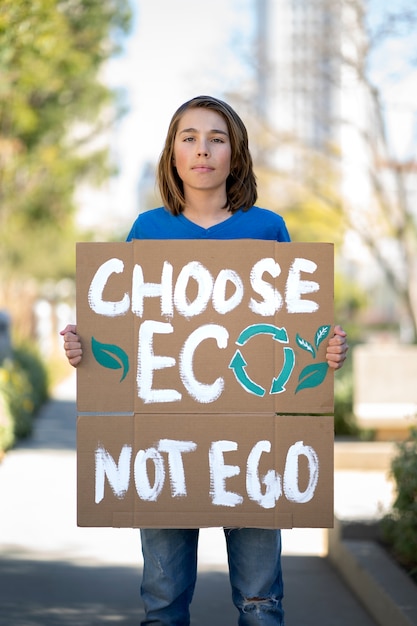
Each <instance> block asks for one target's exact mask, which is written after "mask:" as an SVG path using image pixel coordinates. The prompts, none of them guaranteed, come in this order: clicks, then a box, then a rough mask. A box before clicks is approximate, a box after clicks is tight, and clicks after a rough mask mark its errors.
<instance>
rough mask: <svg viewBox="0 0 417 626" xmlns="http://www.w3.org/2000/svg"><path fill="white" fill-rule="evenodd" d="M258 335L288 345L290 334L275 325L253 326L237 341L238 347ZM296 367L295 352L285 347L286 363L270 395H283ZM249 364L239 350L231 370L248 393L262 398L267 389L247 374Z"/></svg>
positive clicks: (241, 334)
mask: <svg viewBox="0 0 417 626" xmlns="http://www.w3.org/2000/svg"><path fill="white" fill-rule="evenodd" d="M257 335H271V336H272V339H273V340H274V341H277V342H279V343H288V334H287V331H286V329H285V328H279V327H278V326H274V325H273V324H253V325H252V326H248V327H247V328H245V329H244V330H243V331H242V332H241V333H240V335H239V337H238V338H237V340H236V344H237V345H238V346H244V345H245V344H246V343H247V342H248V341H249V340H250V339H252V337H255V336H257ZM294 365H295V355H294V350H293V349H292V348H290V347H288V346H285V347H284V363H283V366H282V368H281V371H280V372H279V373H278V375H277V376H276V377H275V378H273V379H272V384H271V388H270V391H269V393H270V395H272V394H277V393H283V392H284V391H285V385H286V384H287V382H288V380H289V379H290V376H291V374H292V371H293V369H294ZM246 366H247V363H246V361H245V359H244V357H243V355H242V353H241V351H240V349H239V348H238V349H237V350H236V352H235V353H234V355H233V358H232V360H231V361H230V364H229V368H230V369H232V370H233V373H234V375H235V377H236V380H237V382H238V383H239V384H240V385H241V386H242V387H243V388H244V389H245V390H246V391H247V392H248V393H252V394H254V395H256V396H259V397H260V398H262V397H263V396H264V395H265V393H266V389H264V388H263V387H261V386H260V385H258V384H257V383H255V382H254V381H253V380H252V379H251V378H250V377H249V376H248V374H247V372H246V369H245V368H246Z"/></svg>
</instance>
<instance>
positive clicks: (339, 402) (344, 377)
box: [334, 361, 360, 437]
mask: <svg viewBox="0 0 417 626" xmlns="http://www.w3.org/2000/svg"><path fill="white" fill-rule="evenodd" d="M334 429H335V434H336V435H338V436H353V437H359V436H360V429H359V427H358V425H357V423H356V420H355V416H354V414H353V375H352V367H351V366H350V361H347V362H346V363H345V365H344V366H343V368H342V369H341V370H340V371H338V372H337V373H336V374H335V378H334Z"/></svg>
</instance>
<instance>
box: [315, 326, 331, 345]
mask: <svg viewBox="0 0 417 626" xmlns="http://www.w3.org/2000/svg"><path fill="white" fill-rule="evenodd" d="M330 329H331V326H330V325H328V324H326V325H325V326H320V328H318V329H317V332H316V337H315V343H316V348H317V349H318V347H319V345H320V344H321V342H322V341H323V340H324V339H326V337H328V336H329V332H330Z"/></svg>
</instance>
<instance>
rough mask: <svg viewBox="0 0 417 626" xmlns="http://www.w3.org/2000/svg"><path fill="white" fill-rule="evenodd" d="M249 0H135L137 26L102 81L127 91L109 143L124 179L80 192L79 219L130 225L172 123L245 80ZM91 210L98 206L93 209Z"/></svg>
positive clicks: (84, 222) (250, 28) (250, 30)
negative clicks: (145, 176)
mask: <svg viewBox="0 0 417 626" xmlns="http://www.w3.org/2000/svg"><path fill="white" fill-rule="evenodd" d="M251 4H252V0H209V1H207V2H198V1H197V0H175V2H174V1H171V0H132V7H133V8H134V21H133V28H132V31H131V34H130V36H129V38H128V39H127V41H126V44H125V50H124V53H123V54H122V55H121V56H120V57H119V58H116V59H114V60H112V61H111V62H110V63H109V64H108V65H107V66H106V68H105V73H104V75H103V78H104V80H105V81H106V83H108V84H109V85H110V86H112V87H116V88H117V87H122V88H124V89H125V90H126V92H127V96H128V97H127V102H128V106H129V112H128V114H127V115H125V117H124V118H123V119H122V120H121V122H119V123H118V124H117V125H116V126H115V127H114V128H113V129H112V132H111V133H110V135H108V137H107V138H106V140H108V141H109V142H110V143H111V146H112V153H113V158H114V159H115V160H116V161H117V163H118V165H119V168H120V174H119V176H117V177H116V178H115V179H114V180H112V181H110V182H109V183H108V184H107V185H106V186H105V187H104V188H103V189H102V190H101V192H97V191H93V190H91V189H88V188H84V189H81V190H80V193H79V195H78V201H79V203H80V204H81V211H80V216H79V222H80V224H81V225H83V226H87V227H88V226H90V225H91V224H94V223H96V221H97V215H101V216H103V217H105V219H106V221H107V223H108V225H109V226H110V227H111V226H112V224H113V223H114V224H118V223H119V224H120V223H124V222H126V223H127V224H130V223H131V222H133V219H134V218H135V216H136V214H137V213H138V208H139V207H138V206H137V204H138V201H137V184H138V178H139V176H140V173H141V171H142V168H143V167H144V165H145V164H146V162H147V161H151V162H153V163H155V162H156V161H157V160H158V157H159V155H160V153H161V151H162V147H163V142H164V139H165V135H166V132H167V130H168V125H169V121H170V119H171V117H172V115H173V113H174V111H175V110H176V109H177V108H178V106H180V105H181V104H182V103H183V102H185V101H186V100H188V99H190V98H192V97H194V96H196V95H200V94H209V95H214V96H217V97H224V93H225V92H227V91H229V90H231V89H233V88H238V87H239V85H240V84H241V83H242V81H244V80H245V60H244V59H245V54H246V53H247V49H248V43H249V41H250V38H251V37H252V34H253V16H252V14H251V11H250V7H251ZM93 207H94V208H93Z"/></svg>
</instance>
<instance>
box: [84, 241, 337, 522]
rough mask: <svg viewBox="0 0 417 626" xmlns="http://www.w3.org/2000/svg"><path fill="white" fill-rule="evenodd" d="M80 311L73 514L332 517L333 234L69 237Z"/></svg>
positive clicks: (161, 518) (97, 518)
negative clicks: (284, 238)
mask: <svg viewBox="0 0 417 626" xmlns="http://www.w3.org/2000/svg"><path fill="white" fill-rule="evenodd" d="M77 318H78V332H79V334H80V335H81V338H82V341H83V348H84V350H83V361H82V364H81V366H80V367H79V368H78V370H77V375H78V383H77V384H78V442H77V448H78V480H79V487H78V520H79V524H80V525H93V526H102V525H104V526H107V525H108V526H133V527H135V526H155V527H158V526H159V527H175V526H176V527H196V526H211V525H214V526H219V525H228V526H231V525H232V526H233V525H238V526H253V525H254V524H255V525H256V526H261V527H262V526H265V527H292V526H329V525H332V520H333V501H332V488H333V482H332V462H333V452H332V449H333V418H332V416H331V415H330V414H331V413H332V412H333V376H332V372H331V371H329V367H328V365H327V362H326V359H325V352H326V345H327V341H328V339H329V337H330V336H331V334H332V325H333V247H332V246H331V245H330V244H289V243H285V244H282V243H277V242H273V241H257V240H236V241H227V242H225V241H200V240H199V241H149V240H148V241H135V242H131V243H119V244H113V243H112V244H78V246H77Z"/></svg>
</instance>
